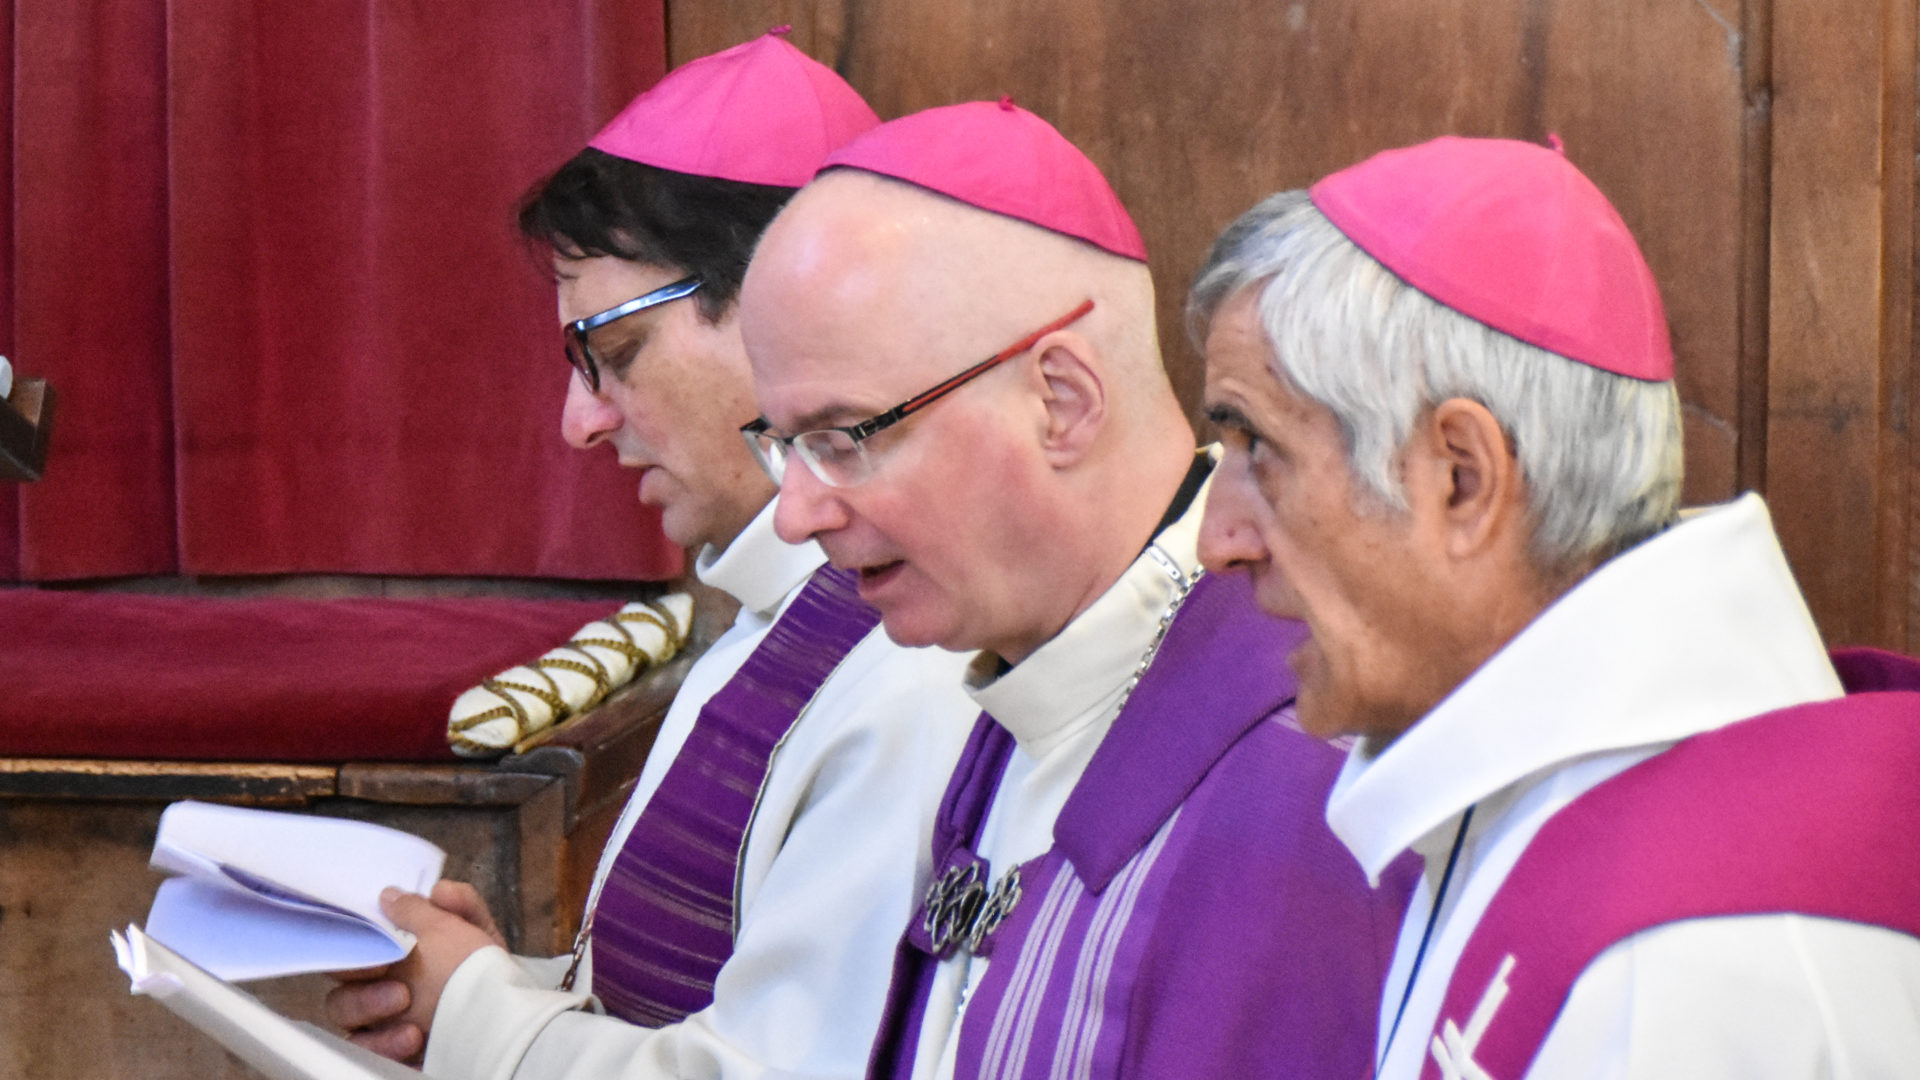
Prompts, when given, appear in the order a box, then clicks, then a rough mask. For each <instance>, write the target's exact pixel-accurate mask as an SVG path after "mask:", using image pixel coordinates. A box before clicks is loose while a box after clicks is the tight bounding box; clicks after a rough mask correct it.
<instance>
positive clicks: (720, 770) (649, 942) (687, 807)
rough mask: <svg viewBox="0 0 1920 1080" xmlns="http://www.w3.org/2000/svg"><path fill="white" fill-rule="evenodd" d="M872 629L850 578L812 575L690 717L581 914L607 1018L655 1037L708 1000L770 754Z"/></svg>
mask: <svg viewBox="0 0 1920 1080" xmlns="http://www.w3.org/2000/svg"><path fill="white" fill-rule="evenodd" d="M879 621H880V615H879V613H878V612H877V611H875V610H874V609H873V608H871V607H868V606H867V605H866V604H865V603H863V602H861V600H860V597H859V592H858V588H857V586H856V585H855V582H854V577H853V575H852V574H851V573H848V572H847V571H843V570H836V569H834V568H832V567H822V568H821V569H820V570H818V571H816V572H815V573H814V575H813V577H812V579H810V580H809V581H808V582H807V584H806V586H805V587H804V588H802V589H801V590H800V595H799V596H797V597H795V598H794V600H793V603H791V604H789V605H787V610H786V611H785V612H783V613H782V614H781V616H780V618H779V619H778V620H777V621H775V623H774V624H773V626H772V628H771V629H769V630H768V631H767V634H766V636H765V637H764V638H762V639H761V641H760V644H759V645H758V646H757V647H756V648H755V649H754V650H753V653H752V655H750V656H748V657H747V661H746V663H744V664H742V665H741V666H740V670H739V671H738V672H736V673H735V674H734V676H733V678H731V679H729V680H728V681H727V684H726V685H725V686H723V687H721V688H720V691H719V692H718V693H716V694H714V695H713V697H712V698H710V699H708V701H707V703H706V705H705V706H704V707H702V708H701V710H700V716H699V718H698V719H697V720H696V721H695V722H694V725H693V730H692V731H690V732H689V733H688V734H687V741H686V743H685V744H684V745H683V746H681V748H680V752H679V754H677V755H676V756H675V757H674V759H673V764H672V765H670V766H668V768H667V774H666V776H665V777H663V778H662V779H661V781H660V787H659V789H658V790H657V791H655V792H654V794H653V798H651V799H649V800H648V801H647V806H646V809H645V810H643V811H641V813H640V817H639V818H638V820H636V821H635V822H634V825H633V831H632V832H630V833H629V834H628V835H627V841H626V843H625V844H623V845H622V846H621V848H620V854H619V855H617V856H615V857H614V862H613V868H612V870H611V871H610V872H609V873H608V875H607V880H606V883H605V884H604V885H602V886H601V889H600V899H599V903H598V904H597V905H596V906H595V908H594V913H593V932H592V943H593V992H594V993H595V994H596V995H597V996H598V997H599V998H600V1001H601V1004H603V1005H604V1006H605V1007H606V1010H607V1012H609V1013H611V1014H612V1015H614V1016H617V1017H620V1018H621V1019H623V1020H626V1021H628V1022H630V1023H633V1024H638V1025H640V1026H642V1027H660V1026H663V1025H666V1024H671V1023H675V1022H677V1021H680V1020H682V1019H685V1018H686V1017H687V1016H688V1015H689V1014H691V1013H694V1012H698V1011H699V1010H701V1009H704V1008H706V1007H707V1006H708V1005H710V1004H712V1003H713V981H714V979H715V977H717V976H718V975H719V974H720V966H721V965H722V964H724V963H726V961H727V957H729V956H731V955H732V954H733V937H734V933H735V932H736V930H737V929H738V924H739V910H738V902H739V901H738V895H737V892H736V887H737V882H738V879H739V868H740V859H741V857H742V855H744V854H745V852H746V846H747V830H748V828H749V827H750V826H751V824H752V822H753V816H754V812H755V811H756V810H757V809H758V807H759V803H760V793H761V791H762V789H763V788H764V787H765V784H766V779H767V774H768V772H769V770H770V767H771V765H772V762H773V755H774V751H775V750H777V749H778V748H779V746H780V744H781V742H782V741H783V740H785V739H786V737H787V732H788V730H789V729H791V728H792V727H793V725H794V722H795V721H797V720H798V719H799V718H800V714H801V713H802V712H803V711H804V710H805V709H806V707H807V704H808V703H809V702H811V701H812V700H813V696H814V695H815V694H816V693H818V692H819V690H820V687H821V686H822V685H823V684H824V683H825V682H826V681H827V677H828V676H830V675H832V674H833V670H834V669H835V668H836V667H838V666H839V665H840V661H841V660H843V659H845V658H846V655H847V653H849V652H851V651H852V650H853V647H854V646H855V645H857V644H859V643H860V640H861V639H862V638H864V637H866V636H867V633H868V631H870V630H872V629H873V627H874V625H875V624H876V623H878V622H879Z"/></svg>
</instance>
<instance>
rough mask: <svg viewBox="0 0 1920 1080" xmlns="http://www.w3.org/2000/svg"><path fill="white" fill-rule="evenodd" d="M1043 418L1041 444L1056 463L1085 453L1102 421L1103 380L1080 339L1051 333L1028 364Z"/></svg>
mask: <svg viewBox="0 0 1920 1080" xmlns="http://www.w3.org/2000/svg"><path fill="white" fill-rule="evenodd" d="M1034 372H1035V375H1036V376H1037V377H1038V379H1039V383H1040V403H1041V407H1042V410H1043V412H1042V415H1043V417H1044V420H1043V423H1044V428H1043V430H1042V431H1041V433H1040V434H1041V449H1042V450H1043V452H1045V454H1046V455H1047V460H1048V462H1049V463H1050V464H1052V465H1053V466H1055V467H1056V468H1058V467H1061V466H1065V465H1070V464H1072V463H1073V462H1075V461H1078V460H1079V459H1080V458H1081V457H1083V456H1085V454H1086V453H1087V451H1088V450H1089V449H1090V448H1091V447H1092V446H1093V443H1094V439H1095V438H1096V437H1097V436H1098V435H1099V433H1100V429H1101V427H1102V426H1103V425H1104V424H1105V423H1106V420H1107V384H1106V378H1105V375H1104V373H1103V372H1102V370H1101V366H1100V364H1099V362H1098V360H1097V359H1095V358H1094V357H1093V355H1092V352H1091V349H1090V348H1089V346H1088V345H1087V342H1086V341H1085V339H1083V338H1080V337H1078V336H1076V335H1072V334H1057V335H1053V336H1050V337H1049V338H1047V339H1046V340H1044V341H1042V342H1041V343H1040V355H1039V359H1038V360H1037V361H1036V362H1035V364H1034Z"/></svg>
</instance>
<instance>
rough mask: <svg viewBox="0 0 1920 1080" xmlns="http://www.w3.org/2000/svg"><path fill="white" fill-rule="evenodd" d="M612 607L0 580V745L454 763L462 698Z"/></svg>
mask: <svg viewBox="0 0 1920 1080" xmlns="http://www.w3.org/2000/svg"><path fill="white" fill-rule="evenodd" d="M618 607H619V604H618V603H617V602H615V601H610V600H608V601H585V602H583V601H546V600H538V601H528V600H510V599H473V600H467V599H462V600H393V599H364V600H223V599H213V598H204V597H154V596H137V595H129V594H121V593H82V592H65V591H51V590H39V589H25V588H22V589H0V757H91V758H143V759H158V760H176V761H181V760H186V761H285V762H343V761H450V760H454V756H453V754H452V752H451V751H449V750H448V749H447V741H446V728H447V710H448V709H449V708H450V707H451V706H452V704H453V699H454V698H455V697H457V696H459V694H460V693H461V692H462V691H464V690H466V689H467V688H468V687H471V686H473V685H475V684H477V683H478V682H479V681H480V680H481V679H483V678H486V677H488V676H490V675H494V674H496V673H498V672H500V671H503V670H505V669H507V668H509V667H512V666H514V665H515V664H521V663H525V662H527V661H529V660H532V659H533V658H535V657H537V656H539V655H540V654H541V653H544V652H546V651H547V650H548V649H551V648H553V647H554V646H555V645H558V644H561V643H562V642H564V641H566V640H567V639H568V638H570V637H571V636H572V635H573V633H574V632H575V631H577V630H579V629H580V627H582V626H584V625H586V624H587V623H589V622H592V621H594V620H595V619H599V618H603V617H605V616H607V615H609V614H611V613H612V612H613V611H615V610H617V609H618Z"/></svg>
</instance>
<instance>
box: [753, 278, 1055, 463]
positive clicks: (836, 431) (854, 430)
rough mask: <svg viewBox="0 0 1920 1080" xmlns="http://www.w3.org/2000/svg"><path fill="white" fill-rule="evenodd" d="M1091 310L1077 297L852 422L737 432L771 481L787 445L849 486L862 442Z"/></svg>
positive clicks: (762, 421)
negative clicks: (955, 370) (949, 372)
mask: <svg viewBox="0 0 1920 1080" xmlns="http://www.w3.org/2000/svg"><path fill="white" fill-rule="evenodd" d="M1092 310H1093V301H1092V300H1083V301H1081V302H1080V306H1079V307H1076V308H1074V309H1073V310H1072V311H1070V312H1068V313H1067V314H1065V315H1063V316H1061V317H1060V318H1058V319H1055V320H1054V321H1052V322H1050V323H1048V324H1047V325H1045V326H1043V327H1041V328H1040V329H1038V330H1035V331H1034V332H1033V333H1031V334H1028V335H1027V336H1026V337H1023V338H1021V339H1020V340H1019V341H1016V342H1014V343H1013V344H1012V345H1009V346H1007V347H1006V348H1004V349H1002V350H1000V351H999V352H997V353H994V354H993V355H992V356H989V357H987V358H986V359H985V360H982V361H980V362H979V363H977V364H975V365H973V366H972V367H970V368H968V369H967V370H965V371H963V372H961V373H960V374H958V375H955V376H953V377H952V378H950V379H948V380H947V381H945V382H943V383H941V384H940V385H938V386H936V387H934V388H933V389H931V390H928V391H926V392H925V393H920V394H915V395H914V396H912V397H910V398H908V399H907V400H905V401H903V402H901V403H900V404H898V405H895V406H894V407H893V408H891V409H888V410H887V411H886V412H883V413H881V414H879V415H878V416H874V417H871V418H869V419H866V420H862V421H861V422H859V423H857V424H852V425H849V426H847V427H830V428H820V429H819V430H817V431H803V432H801V433H800V434H798V435H785V436H783V435H775V434H774V433H773V432H772V431H770V430H768V424H767V420H766V418H765V417H760V418H758V419H755V420H753V421H752V422H750V423H747V424H742V425H741V427H740V435H741V437H742V438H744V439H746V441H747V448H748V449H750V450H752V451H753V456H754V459H755V460H757V461H759V462H760V467H761V468H762V469H765V470H766V473H767V476H768V477H769V478H770V479H771V480H772V481H773V482H774V483H775V484H779V483H782V482H784V481H785V479H786V476H787V455H788V451H789V449H791V450H793V451H797V452H798V453H799V455H800V460H802V461H804V462H806V464H807V469H808V471H809V472H811V473H813V475H814V476H816V477H818V478H819V479H820V481H821V482H822V483H824V484H827V485H829V486H832V487H852V486H854V485H855V484H858V483H860V482H861V481H863V480H865V479H867V478H868V477H869V476H872V475H873V463H872V462H871V461H870V460H869V459H868V458H867V449H866V441H867V440H868V439H870V438H872V437H873V436H875V435H878V434H879V433H880V432H882V431H885V430H887V429H888V428H890V427H892V426H893V425H895V424H897V423H899V422H900V421H902V420H905V419H906V418H907V417H909V416H912V415H913V414H914V413H917V412H919V411H920V410H921V409H924V408H926V407H927V406H929V405H931V404H933V403H934V402H936V401H939V400H940V399H941V398H943V397H946V396H947V395H948V394H951V393H953V392H954V391H955V390H958V389H960V388H961V387H962V386H965V385H966V384H967V383H968V382H971V381H972V380H973V379H975V378H978V377H979V376H981V375H983V374H985V373H987V372H988V371H991V370H993V369H994V368H996V367H998V366H1000V365H1001V364H1004V363H1006V362H1007V361H1009V360H1012V359H1013V358H1014V357H1016V356H1019V355H1020V354H1022V353H1024V352H1026V351H1027V350H1028V349H1031V348H1033V347H1034V345H1036V344H1038V343H1039V341H1040V339H1041V338H1043V337H1046V336H1047V335H1048V334H1051V333H1053V332H1054V331H1056V330H1064V329H1065V328H1066V327H1068V326H1070V325H1071V324H1073V323H1074V322H1076V321H1078V320H1079V319H1080V318H1082V317H1083V316H1085V315H1086V313H1087V312H1089V311H1092Z"/></svg>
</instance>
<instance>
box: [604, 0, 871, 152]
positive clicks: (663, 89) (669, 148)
mask: <svg viewBox="0 0 1920 1080" xmlns="http://www.w3.org/2000/svg"><path fill="white" fill-rule="evenodd" d="M783 33H785V28H784V27H782V28H779V29H775V30H772V31H769V32H768V33H766V34H763V35H761V36H760V37H757V38H755V39H753V40H752V41H749V42H747V43H745V44H743V45H735V46H734V47H733V48H731V49H728V50H726V51H725V52H717V53H714V54H713V55H712V56H703V57H701V58H700V59H698V60H691V61H688V62H687V63H685V64H682V65H680V66H679V67H677V68H674V69H673V70H672V71H670V72H668V73H667V76H666V78H664V79H661V80H660V81H659V82H657V83H655V84H654V85H653V88H652V89H650V90H648V91H647V92H646V93H644V94H641V95H640V96H639V97H637V98H634V99H633V101H632V103H630V104H629V105H628V106H627V107H626V108H625V109H622V110H620V115H618V116H616V117H614V118H613V121H612V122H611V123H609V124H608V125H607V126H606V127H604V128H602V129H601V130H600V134H598V135H595V136H594V137H593V141H592V142H590V143H588V144H587V145H589V146H591V147H593V148H594V149H596V150H604V151H605V152H607V153H609V154H612V155H614V156H615V157H623V158H626V159H627V160H628V161H638V162H640V163H641V164H643V165H652V166H655V167H656V168H661V169H671V170H673V171H674V172H681V173H689V174H691V175H694V176H711V177H714V178H716V179H720V180H738V181H741V182H743V183H748V184H771V185H775V186H778V187H800V186H801V185H803V184H805V183H806V182H807V181H809V180H811V179H813V174H814V173H815V172H817V171H819V168H820V163H821V162H822V161H824V160H825V159H826V156H827V155H828V154H829V153H832V152H833V151H834V150H835V149H836V148H838V147H840V146H842V145H843V144H845V143H846V142H847V140H849V139H851V138H853V137H854V136H856V135H859V134H860V133H861V132H864V131H867V130H869V129H871V128H872V127H874V126H875V125H877V124H878V123H880V118H879V117H878V116H875V115H874V113H873V110H872V109H870V108H868V107H867V103H866V102H865V101H863V100H862V99H861V97H860V95H859V94H858V93H857V92H855V91H854V89H853V87H851V86H848V85H847V83H846V80H845V79H842V78H841V77H840V76H838V75H836V74H834V73H833V70H832V69H831V68H829V67H827V66H826V65H824V64H822V63H820V62H819V61H817V60H814V59H812V58H811V57H809V56H807V54H805V53H803V52H801V51H800V50H799V49H796V48H794V47H793V46H792V45H789V44H787V42H786V41H785V39H783V38H782V37H781V36H780V35H781V34H783Z"/></svg>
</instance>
